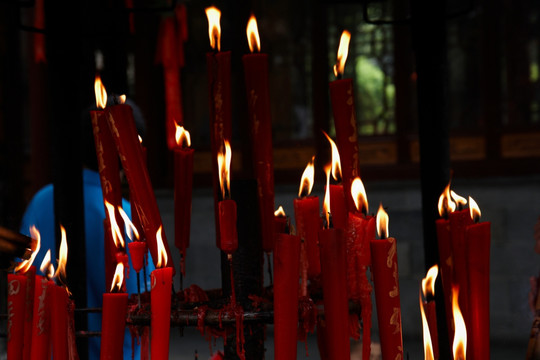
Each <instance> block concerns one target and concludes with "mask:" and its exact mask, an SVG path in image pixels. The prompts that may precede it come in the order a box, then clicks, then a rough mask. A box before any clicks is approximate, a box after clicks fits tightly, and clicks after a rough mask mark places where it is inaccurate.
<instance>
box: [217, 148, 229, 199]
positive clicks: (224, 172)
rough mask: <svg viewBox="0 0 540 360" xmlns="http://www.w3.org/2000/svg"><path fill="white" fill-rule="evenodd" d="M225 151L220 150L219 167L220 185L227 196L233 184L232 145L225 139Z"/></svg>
mask: <svg viewBox="0 0 540 360" xmlns="http://www.w3.org/2000/svg"><path fill="white" fill-rule="evenodd" d="M223 143H224V149H225V152H224V153H223V152H222V151H220V152H218V159H217V160H218V169H219V186H220V187H221V194H222V195H223V198H226V194H227V193H229V192H230V189H231V188H230V186H231V158H232V154H231V145H230V144H229V141H227V140H224V142H223Z"/></svg>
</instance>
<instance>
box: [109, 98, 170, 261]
mask: <svg viewBox="0 0 540 360" xmlns="http://www.w3.org/2000/svg"><path fill="white" fill-rule="evenodd" d="M106 115H107V121H108V124H109V128H110V130H111V133H112V135H113V138H114V141H115V144H116V148H117V151H118V153H119V154H120V160H121V161H122V167H123V169H124V172H125V174H126V178H127V180H128V184H129V189H130V191H131V193H132V194H133V195H134V200H135V211H137V212H138V215H139V218H140V221H141V225H142V228H143V231H144V234H145V237H146V239H147V242H148V249H149V250H150V254H151V255H152V259H153V260H154V264H156V259H157V255H158V254H157V244H156V240H155V239H156V238H155V234H156V232H157V230H158V229H159V228H160V227H161V226H162V221H161V215H160V212H159V208H158V205H157V201H156V198H155V195H154V190H153V189H152V183H151V181H150V176H149V174H148V170H147V167H146V164H145V163H144V161H143V155H142V148H141V145H140V143H139V137H138V134H137V130H136V128H135V121H134V120H133V111H132V109H131V107H130V106H129V105H127V104H118V105H113V106H109V107H107V109H106ZM163 237H164V246H165V251H166V252H167V256H168V257H169V258H171V255H170V250H169V244H168V242H167V241H166V239H165V234H163ZM167 266H173V264H172V261H169V263H168V264H167Z"/></svg>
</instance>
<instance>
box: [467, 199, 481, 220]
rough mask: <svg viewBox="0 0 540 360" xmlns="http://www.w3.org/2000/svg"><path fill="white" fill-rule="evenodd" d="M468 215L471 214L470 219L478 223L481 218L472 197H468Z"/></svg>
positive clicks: (478, 208)
mask: <svg viewBox="0 0 540 360" xmlns="http://www.w3.org/2000/svg"><path fill="white" fill-rule="evenodd" d="M469 213H470V214H471V219H473V220H474V221H475V222H478V221H479V220H480V217H481V216H482V212H481V211H480V207H479V206H478V204H477V203H476V201H474V199H473V198H472V197H470V196H469Z"/></svg>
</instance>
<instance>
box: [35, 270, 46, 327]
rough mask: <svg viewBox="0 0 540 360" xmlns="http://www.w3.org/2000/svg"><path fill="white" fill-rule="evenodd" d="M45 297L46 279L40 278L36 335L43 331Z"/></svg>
mask: <svg viewBox="0 0 540 360" xmlns="http://www.w3.org/2000/svg"><path fill="white" fill-rule="evenodd" d="M46 297H47V280H46V279H42V280H41V295H40V296H39V298H38V299H39V304H38V322H37V328H38V335H41V334H43V332H44V331H45V327H44V326H45V298H46Z"/></svg>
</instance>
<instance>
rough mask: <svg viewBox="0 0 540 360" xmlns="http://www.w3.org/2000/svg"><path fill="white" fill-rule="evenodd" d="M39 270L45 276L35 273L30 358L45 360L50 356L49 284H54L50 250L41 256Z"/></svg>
mask: <svg viewBox="0 0 540 360" xmlns="http://www.w3.org/2000/svg"><path fill="white" fill-rule="evenodd" d="M40 270H41V272H42V273H44V274H46V275H45V276H42V275H36V281H35V288H34V309H33V311H34V314H33V320H32V350H31V353H30V358H31V359H32V360H40V359H42V360H45V359H49V358H50V356H51V353H50V351H51V343H50V305H49V303H50V294H49V289H50V285H54V283H53V281H52V277H53V275H54V267H53V265H52V264H51V251H50V250H47V253H46V254H45V256H44V257H43V261H42V262H41V266H40Z"/></svg>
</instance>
